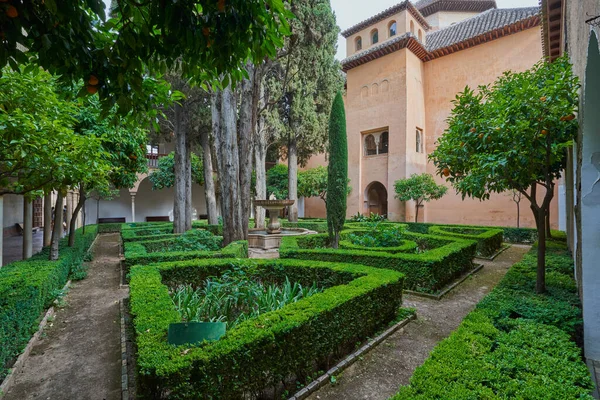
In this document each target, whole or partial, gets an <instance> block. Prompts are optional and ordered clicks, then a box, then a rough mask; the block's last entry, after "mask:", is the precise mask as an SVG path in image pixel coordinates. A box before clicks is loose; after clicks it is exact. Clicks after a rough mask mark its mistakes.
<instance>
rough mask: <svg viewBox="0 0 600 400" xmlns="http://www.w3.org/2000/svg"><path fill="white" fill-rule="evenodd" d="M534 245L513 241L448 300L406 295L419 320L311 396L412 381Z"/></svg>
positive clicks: (374, 391) (380, 392)
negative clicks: (443, 343)
mask: <svg viewBox="0 0 600 400" xmlns="http://www.w3.org/2000/svg"><path fill="white" fill-rule="evenodd" d="M528 250H529V247H528V246H517V245H513V246H512V247H511V248H509V249H508V250H506V251H504V252H503V253H502V254H500V255H499V256H498V257H497V258H496V260H494V261H479V262H481V263H482V264H484V265H485V267H484V268H483V269H482V270H480V271H479V272H478V273H477V274H475V275H474V276H473V277H472V278H470V279H467V280H466V281H465V282H463V283H462V284H460V285H459V286H458V287H457V288H455V289H454V290H453V291H451V292H450V293H448V294H447V295H446V296H445V297H443V298H442V300H439V301H437V300H429V299H425V298H421V297H416V296H408V295H406V296H405V297H404V302H403V303H404V306H405V307H414V308H416V310H417V320H416V321H413V322H410V323H409V324H408V325H407V326H406V327H404V328H402V329H400V330H399V331H398V332H396V333H394V334H393V335H391V336H390V337H389V338H387V339H386V340H384V341H383V342H382V343H381V344H380V345H379V346H377V347H376V348H375V349H373V350H371V351H370V352H369V353H367V354H366V355H365V356H364V358H362V359H361V360H360V361H357V362H356V363H354V364H353V365H351V366H350V367H348V369H346V370H345V371H344V372H343V373H342V374H341V375H340V376H339V377H338V379H337V383H336V384H335V385H328V386H325V387H323V388H322V389H320V390H319V391H317V392H316V393H314V394H313V395H311V396H310V397H309V399H310V400H315V399H319V400H334V399H335V400H338V399H344V400H358V399H368V400H379V399H381V400H384V399H387V398H389V397H390V396H391V395H393V394H394V393H396V392H397V391H398V388H399V387H400V386H401V385H406V384H408V381H409V379H410V377H411V376H412V374H413V372H414V370H415V368H417V367H418V366H419V365H421V364H423V362H424V361H425V359H426V358H427V357H428V356H429V353H430V352H431V350H432V349H433V348H434V347H435V345H436V344H437V343H438V342H440V341H441V340H442V339H444V338H446V337H447V336H448V335H449V334H450V333H451V332H452V331H453V330H454V329H456V328H457V327H458V325H459V324H460V323H461V321H462V320H463V318H464V317H465V316H466V315H467V314H468V313H469V312H470V311H471V310H473V308H474V307H475V305H476V304H477V303H478V302H479V301H480V300H481V299H482V298H483V297H484V296H485V295H486V294H487V293H489V292H490V290H492V289H493V288H494V286H496V284H497V283H498V282H499V281H500V280H501V279H502V277H503V276H504V274H505V273H506V271H507V270H508V268H510V266H511V265H513V264H514V263H516V262H518V261H519V260H521V258H522V257H523V255H524V254H525V253H526V252H527V251H528Z"/></svg>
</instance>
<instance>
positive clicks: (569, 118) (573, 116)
mask: <svg viewBox="0 0 600 400" xmlns="http://www.w3.org/2000/svg"><path fill="white" fill-rule="evenodd" d="M574 119H575V115H574V114H570V115H565V116H564V117H560V120H561V121H572V120H574Z"/></svg>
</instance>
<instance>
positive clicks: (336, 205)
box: [326, 92, 348, 249]
mask: <svg viewBox="0 0 600 400" xmlns="http://www.w3.org/2000/svg"><path fill="white" fill-rule="evenodd" d="M327 172H328V173H327V201H326V207H327V229H328V230H329V238H330V240H331V245H332V247H333V248H334V249H337V248H338V245H339V242H340V232H341V231H342V228H343V227H344V221H345V220H346V197H347V194H348V191H347V187H348V138H347V137H346V112H345V111H344V99H343V98H342V93H341V92H337V94H336V96H335V99H334V100H333V105H332V107H331V116H330V118H329V165H328V167H327Z"/></svg>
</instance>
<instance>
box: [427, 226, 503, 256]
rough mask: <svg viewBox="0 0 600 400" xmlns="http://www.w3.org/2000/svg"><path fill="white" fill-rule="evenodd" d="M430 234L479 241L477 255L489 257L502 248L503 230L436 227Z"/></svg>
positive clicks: (430, 230)
mask: <svg viewBox="0 0 600 400" xmlns="http://www.w3.org/2000/svg"><path fill="white" fill-rule="evenodd" d="M429 233H430V234H432V235H438V236H451V237H456V238H461V239H470V240H476V241H477V255H479V256H483V257H489V256H491V255H493V254H494V253H496V252H497V251H498V250H500V249H501V248H502V239H503V231H502V229H491V228H482V227H479V228H475V227H458V226H444V225H435V226H432V227H430V228H429Z"/></svg>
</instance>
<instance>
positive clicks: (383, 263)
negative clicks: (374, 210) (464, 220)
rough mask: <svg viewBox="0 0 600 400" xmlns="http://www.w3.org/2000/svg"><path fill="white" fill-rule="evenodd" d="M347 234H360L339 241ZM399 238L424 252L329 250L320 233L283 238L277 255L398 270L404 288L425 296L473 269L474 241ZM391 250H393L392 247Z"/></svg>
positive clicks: (416, 236) (410, 235)
mask: <svg viewBox="0 0 600 400" xmlns="http://www.w3.org/2000/svg"><path fill="white" fill-rule="evenodd" d="M364 232H365V231H363V233H364ZM367 233H368V231H367ZM350 234H360V231H357V230H356V229H353V230H346V231H344V232H342V239H343V240H344V241H345V240H347V237H348V235H350ZM402 238H403V239H406V240H411V241H414V242H416V243H417V248H421V249H423V250H424V251H421V252H419V253H417V252H413V253H412V254H410V253H405V252H395V253H392V252H385V251H380V250H379V249H376V250H374V251H371V250H370V249H348V248H344V249H343V250H335V249H332V248H330V244H329V240H328V238H327V235H324V234H319V235H309V236H296V237H285V238H283V240H282V243H281V247H280V249H279V254H280V257H281V258H291V259H304V260H319V261H330V262H344V263H358V264H363V265H369V266H372V267H376V268H386V269H392V270H396V271H400V272H402V273H404V274H405V282H404V286H405V288H406V289H410V290H415V291H421V292H426V293H433V292H436V291H438V290H440V289H441V288H443V287H444V286H445V285H446V284H448V283H450V282H451V281H452V280H453V279H455V278H457V277H458V276H460V275H461V274H463V273H464V272H466V271H469V270H470V269H472V268H473V261H472V260H473V257H474V256H475V249H476V246H477V243H476V242H475V241H472V240H466V239H459V238H451V237H448V236H446V237H443V236H433V235H420V234H415V233H411V232H404V233H403V234H402ZM391 250H392V251H394V249H393V248H392V249H391Z"/></svg>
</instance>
